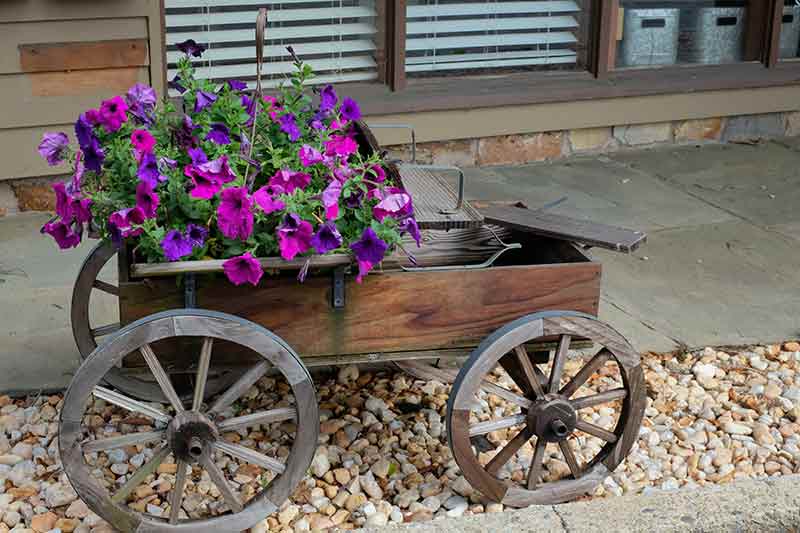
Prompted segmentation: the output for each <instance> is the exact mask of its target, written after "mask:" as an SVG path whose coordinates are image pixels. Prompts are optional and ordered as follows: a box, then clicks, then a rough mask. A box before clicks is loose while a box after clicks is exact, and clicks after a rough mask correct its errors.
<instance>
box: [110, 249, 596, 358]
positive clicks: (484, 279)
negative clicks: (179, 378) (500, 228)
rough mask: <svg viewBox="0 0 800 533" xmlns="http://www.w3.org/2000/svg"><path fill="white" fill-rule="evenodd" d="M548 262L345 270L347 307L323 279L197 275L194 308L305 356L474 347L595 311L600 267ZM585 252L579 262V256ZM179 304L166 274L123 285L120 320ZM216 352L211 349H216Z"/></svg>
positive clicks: (572, 253) (573, 257) (574, 253)
mask: <svg viewBox="0 0 800 533" xmlns="http://www.w3.org/2000/svg"><path fill="white" fill-rule="evenodd" d="M558 248H560V249H561V250H562V251H563V253H564V254H566V255H567V256H569V257H568V258H567V257H563V258H561V261H565V260H570V261H572V262H559V261H558V260H554V258H552V257H551V258H550V262H549V264H535V265H509V266H496V267H492V268H485V269H480V270H446V271H425V272H403V271H393V272H384V273H377V274H370V275H369V276H368V277H367V278H366V279H365V280H364V282H363V283H361V284H358V283H355V281H353V279H352V278H350V277H348V280H347V284H346V289H345V292H346V304H345V307H344V308H343V309H336V310H334V309H333V308H332V307H331V304H330V302H331V279H330V277H328V276H323V277H309V279H307V280H306V281H305V283H303V284H299V283H298V282H297V280H296V279H295V278H294V276H285V277H267V276H265V278H264V279H263V280H262V283H261V284H260V285H259V286H258V287H256V288H254V287H251V286H246V287H234V286H232V285H230V284H229V283H228V282H227V281H225V280H223V279H220V278H216V279H213V278H203V277H201V278H200V279H199V280H198V283H199V285H198V290H197V305H198V306H199V307H201V308H203V309H211V310H216V311H223V312H226V313H231V314H233V315H237V316H240V317H243V318H246V319H249V320H252V321H253V322H256V323H257V324H260V325H262V326H264V327H265V328H267V329H269V330H271V331H273V332H275V333H276V334H277V335H279V336H280V337H282V338H283V339H285V340H286V341H287V342H288V343H289V344H290V345H291V346H292V347H293V348H294V349H295V350H296V351H297V353H298V354H300V355H301V356H303V357H315V356H333V355H344V354H366V353H385V352H405V351H414V350H440V349H448V348H463V347H473V346H476V345H477V344H478V343H480V341H481V340H482V339H483V338H484V337H485V336H486V335H488V334H489V333H491V332H492V331H494V330H495V329H497V328H499V327H500V326H502V325H504V324H507V323H508V322H510V321H512V320H514V319H516V318H518V317H520V316H524V315H526V314H529V313H532V312H535V311H542V310H548V309H562V310H574V311H580V312H584V313H589V314H592V315H596V314H597V306H598V301H599V295H600V275H601V267H600V264H599V263H596V262H592V261H589V260H588V259H586V258H585V256H583V255H582V254H580V252H579V251H578V250H577V249H575V248H574V247H572V246H570V245H566V243H562V246H560V247H558ZM579 258H583V261H579V260H578V259H579ZM182 306H183V291H182V289H181V288H180V287H179V286H178V284H177V283H176V280H175V279H174V278H163V279H155V278H153V279H147V280H145V281H141V282H128V283H123V284H122V285H121V287H120V316H121V319H122V322H123V324H126V323H130V322H132V321H134V320H136V319H139V318H142V317H144V316H147V315H149V314H152V313H155V312H157V311H162V310H166V309H175V308H180V307H182ZM215 356H216V354H215Z"/></svg>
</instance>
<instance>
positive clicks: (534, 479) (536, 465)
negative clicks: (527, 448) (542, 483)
mask: <svg viewBox="0 0 800 533" xmlns="http://www.w3.org/2000/svg"><path fill="white" fill-rule="evenodd" d="M546 449H547V441H546V440H544V439H536V448H535V449H534V450H533V458H532V459H531V468H530V470H528V483H527V484H528V490H533V489H535V488H536V485H538V484H539V480H540V479H541V478H542V466H543V465H544V452H545V450H546Z"/></svg>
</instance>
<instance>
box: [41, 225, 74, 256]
mask: <svg viewBox="0 0 800 533" xmlns="http://www.w3.org/2000/svg"><path fill="white" fill-rule="evenodd" d="M42 233H47V234H48V235H50V236H51V237H53V239H55V241H56V244H58V247H59V248H60V249H62V250H66V249H67V248H74V247H76V246H78V245H79V244H80V243H81V235H80V233H76V232H75V231H73V229H72V228H71V227H70V226H69V225H67V224H65V223H64V222H63V221H62V220H55V221H52V222H48V223H47V224H45V225H44V227H42Z"/></svg>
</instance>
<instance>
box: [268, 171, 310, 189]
mask: <svg viewBox="0 0 800 533" xmlns="http://www.w3.org/2000/svg"><path fill="white" fill-rule="evenodd" d="M309 183H311V175H310V174H306V173H304V172H294V171H292V170H289V169H287V168H284V169H281V170H279V171H277V172H276V173H275V174H273V175H272V177H271V178H270V179H269V184H270V185H271V186H272V187H280V188H281V190H283V191H284V192H285V193H286V194H292V193H293V192H294V191H295V190H296V189H300V190H303V189H305V188H306V187H308V184H309Z"/></svg>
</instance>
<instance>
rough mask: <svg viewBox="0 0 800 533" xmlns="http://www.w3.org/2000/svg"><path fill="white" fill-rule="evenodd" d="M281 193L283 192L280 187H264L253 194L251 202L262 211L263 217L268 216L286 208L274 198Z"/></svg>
mask: <svg viewBox="0 0 800 533" xmlns="http://www.w3.org/2000/svg"><path fill="white" fill-rule="evenodd" d="M282 192H283V190H282V189H281V188H280V187H273V186H271V185H265V186H263V187H261V188H260V189H258V190H257V191H256V192H254V193H253V200H255V202H256V204H257V205H258V207H260V208H261V210H262V211H264V214H265V215H269V214H270V213H274V212H275V211H280V210H281V209H285V208H286V204H285V203H283V201H281V200H279V199H277V198H276V196H278V195H279V194H281V193H282Z"/></svg>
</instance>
